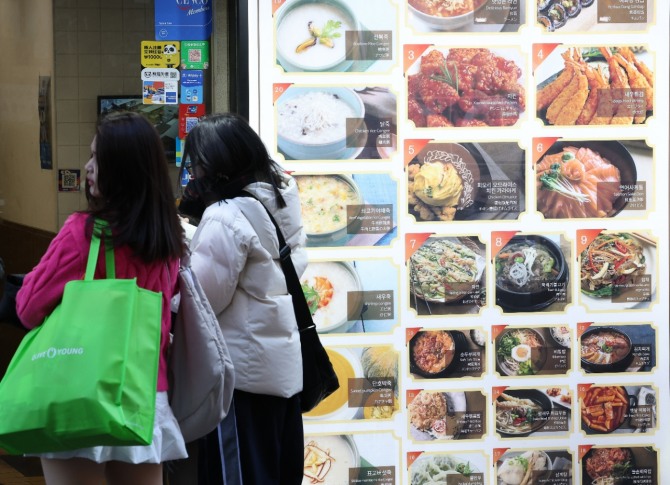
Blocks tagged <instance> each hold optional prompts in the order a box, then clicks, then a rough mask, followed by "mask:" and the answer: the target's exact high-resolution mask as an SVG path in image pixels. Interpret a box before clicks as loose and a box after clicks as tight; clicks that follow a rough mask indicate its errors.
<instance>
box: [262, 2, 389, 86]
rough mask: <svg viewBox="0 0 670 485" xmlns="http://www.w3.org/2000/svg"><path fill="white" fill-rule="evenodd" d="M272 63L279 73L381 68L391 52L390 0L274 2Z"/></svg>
mask: <svg viewBox="0 0 670 485" xmlns="http://www.w3.org/2000/svg"><path fill="white" fill-rule="evenodd" d="M273 8H274V9H276V10H275V12H274V21H275V31H276V35H275V46H276V61H277V65H278V66H279V67H281V68H282V69H283V70H284V71H285V72H299V73H302V72H307V73H323V72H353V73H358V72H387V71H388V70H389V69H390V68H391V67H392V66H393V64H394V61H395V59H394V58H393V54H394V53H395V52H396V49H395V45H396V42H397V39H396V32H395V30H396V23H397V16H398V14H397V7H396V6H395V5H393V3H392V2H391V1H390V0H367V1H366V2H365V3H358V2H351V1H346V0H316V1H315V0H276V1H274V2H273Z"/></svg>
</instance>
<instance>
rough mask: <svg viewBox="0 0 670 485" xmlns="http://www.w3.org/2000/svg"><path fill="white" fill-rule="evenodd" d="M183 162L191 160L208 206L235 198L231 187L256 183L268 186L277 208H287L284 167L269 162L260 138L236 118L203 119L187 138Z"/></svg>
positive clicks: (216, 116) (218, 115) (217, 116)
mask: <svg viewBox="0 0 670 485" xmlns="http://www.w3.org/2000/svg"><path fill="white" fill-rule="evenodd" d="M183 159H184V160H187V159H188V160H190V163H191V166H192V170H193V173H194V175H195V176H196V178H197V181H198V182H199V183H198V184H197V190H198V191H199V193H200V194H199V195H200V197H202V199H203V201H204V202H205V203H211V202H214V201H217V200H221V199H224V198H227V195H234V194H231V191H230V187H231V185H235V182H236V181H237V182H240V183H239V184H238V185H242V186H244V185H248V183H251V182H253V181H254V180H257V181H260V182H266V183H269V184H270V185H271V186H272V187H273V189H274V193H275V196H276V200H277V205H278V206H279V207H285V206H286V202H285V201H284V198H283V197H282V195H281V193H280V191H279V188H280V187H281V185H282V176H281V171H282V170H281V167H279V165H278V164H277V163H276V162H275V161H274V160H272V158H270V155H269V153H268V151H267V148H265V145H264V144H263V141H262V140H261V138H260V137H259V136H258V134H257V133H256V132H255V131H254V130H253V129H252V128H251V126H249V124H248V123H247V122H246V121H245V120H244V119H243V118H241V117H239V116H238V115H236V114H233V113H218V114H212V115H209V116H205V117H204V118H202V119H201V120H200V121H199V122H198V124H197V125H195V126H194V127H193V128H192V129H191V131H190V132H189V134H188V136H187V137H186V144H185V146H184V152H183ZM240 188H241V187H240Z"/></svg>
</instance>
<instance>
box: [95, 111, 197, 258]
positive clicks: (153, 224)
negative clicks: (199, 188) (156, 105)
mask: <svg viewBox="0 0 670 485" xmlns="http://www.w3.org/2000/svg"><path fill="white" fill-rule="evenodd" d="M94 148H95V153H96V159H97V163H98V179H97V185H98V190H99V193H100V195H99V196H96V197H94V196H91V194H90V193H89V191H87V192H86V195H87V198H88V201H89V211H88V212H89V213H90V215H91V218H90V222H92V220H93V218H94V217H99V218H101V219H104V220H106V221H107V222H109V224H110V226H111V228H112V231H113V234H114V245H116V246H119V245H128V246H130V247H131V248H132V249H133V251H134V252H135V254H136V255H137V256H138V257H140V258H141V259H142V260H143V261H145V262H153V261H157V260H168V259H174V258H178V257H180V256H181V255H182V253H183V251H184V242H183V240H184V239H183V229H182V227H181V224H180V222H179V217H178V216H177V207H176V203H175V198H174V195H173V193H172V184H171V181H170V175H169V173H168V164H167V160H166V158H165V152H164V149H163V143H162V142H161V139H160V135H159V134H158V132H157V131H156V128H155V127H154V126H153V125H152V124H151V123H150V122H149V120H147V119H146V118H145V117H144V116H142V115H140V114H137V113H131V112H119V113H112V114H110V115H107V116H106V117H104V118H101V119H100V121H99V122H98V126H97V129H96V134H95V141H94Z"/></svg>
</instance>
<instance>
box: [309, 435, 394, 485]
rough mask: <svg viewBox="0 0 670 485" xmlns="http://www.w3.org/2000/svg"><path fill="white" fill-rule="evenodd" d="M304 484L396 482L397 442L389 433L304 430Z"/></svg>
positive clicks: (392, 484) (388, 483)
mask: <svg viewBox="0 0 670 485" xmlns="http://www.w3.org/2000/svg"><path fill="white" fill-rule="evenodd" d="M304 443H305V450H304V455H303V456H304V469H303V479H302V484H303V485H313V484H315V483H320V484H323V485H340V484H344V483H370V482H368V481H367V478H368V477H370V476H374V477H382V478H381V479H380V480H378V481H375V482H374V483H376V484H378V485H394V484H395V483H399V482H398V481H397V480H398V474H399V471H400V456H401V455H400V443H399V441H398V438H396V437H395V436H393V434H392V433H382V432H379V433H351V434H324V433H314V434H311V433H308V432H306V433H305V437H304Z"/></svg>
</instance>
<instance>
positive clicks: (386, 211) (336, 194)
mask: <svg viewBox="0 0 670 485" xmlns="http://www.w3.org/2000/svg"><path fill="white" fill-rule="evenodd" d="M293 177H294V178H295V181H296V183H297V185H298V192H299V197H300V203H301V208H302V209H301V211H302V222H303V227H304V229H305V232H306V233H307V247H342V246H388V245H389V244H390V243H391V241H392V240H393V239H394V238H395V236H396V231H397V211H396V208H397V199H398V191H397V182H396V181H395V180H393V179H392V178H391V177H390V175H388V174H372V173H354V174H342V173H339V174H306V173H299V174H298V173H295V174H294V175H293Z"/></svg>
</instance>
